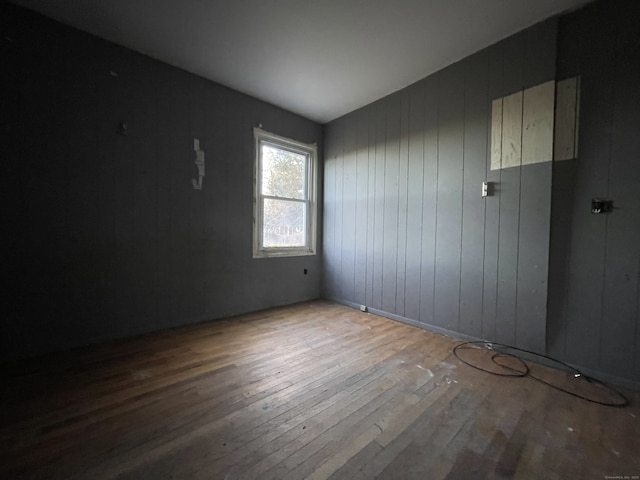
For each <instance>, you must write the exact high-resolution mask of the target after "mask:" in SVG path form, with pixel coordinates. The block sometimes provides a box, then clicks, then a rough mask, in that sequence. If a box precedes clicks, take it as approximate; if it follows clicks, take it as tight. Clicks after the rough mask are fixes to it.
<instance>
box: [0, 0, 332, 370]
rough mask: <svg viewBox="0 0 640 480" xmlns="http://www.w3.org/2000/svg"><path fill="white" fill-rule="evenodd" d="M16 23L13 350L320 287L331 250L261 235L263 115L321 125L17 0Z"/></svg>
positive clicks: (8, 23) (0, 356)
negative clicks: (201, 171)
mask: <svg viewBox="0 0 640 480" xmlns="http://www.w3.org/2000/svg"><path fill="white" fill-rule="evenodd" d="M0 26H1V30H0V31H1V33H2V36H1V38H0V49H1V50H0V59H1V62H0V63H1V64H2V65H3V67H2V69H1V72H0V78H1V79H2V89H1V94H0V99H1V100H0V101H1V103H0V111H1V112H2V114H1V115H2V124H1V130H0V145H2V159H3V160H2V167H1V168H2V176H1V180H0V182H1V183H0V192H2V193H1V195H2V200H1V202H0V205H1V206H0V209H1V211H2V219H3V222H2V223H3V228H2V233H1V234H0V239H1V240H0V241H1V246H2V251H3V266H2V272H3V285H4V289H3V291H2V309H3V311H2V321H1V322H2V323H1V326H2V334H1V340H0V352H1V353H0V360H6V359H10V358H17V357H23V356H27V355H33V354H37V353H43V352H47V351H51V350H56V349H62V348H68V347H72V346H77V345H84V344H88V343H92V342H98V341H103V340H105V339H110V338H116V337H123V336H129V335H134V334H138V333H142V332H148V331H152V330H158V329H162V328H167V327H172V326H176V325H181V324H187V323H192V322H198V321H204V320H209V319H213V318H217V317H222V316H227V315H232V314H237V313H240V312H246V311H251V310H258V309H262V308H266V307H270V306H273V305H279V304H286V303H292V302H296V301H301V300H305V299H311V298H315V297H318V296H319V295H320V278H321V275H320V269H321V262H320V257H319V256H316V257H302V258H279V259H257V260H254V259H252V245H251V241H252V217H253V201H252V195H253V186H252V182H253V170H252V169H253V149H254V144H253V131H252V128H253V127H254V126H255V125H257V124H258V123H261V124H262V125H263V127H264V128H265V129H266V130H269V131H272V132H275V133H278V134H281V135H284V136H287V137H291V138H296V139H298V140H301V141H304V142H318V143H319V144H320V145H322V128H321V126H319V125H317V124H315V123H313V122H311V121H308V120H305V119H304V118H301V117H299V116H296V115H293V114H291V113H288V112H286V111H283V110H281V109H278V108H275V107H273V106H271V105H268V104H265V103H263V102H260V101H257V100H254V99H252V98H250V97H247V96H245V95H242V94H240V93H237V92H235V91H232V90H229V89H226V88H223V87H221V86H218V85H216V84H214V83H211V82H209V81H205V80H203V79H202V78H199V77H196V76H194V75H190V74H188V73H185V72H183V71H180V70H178V69H175V68H172V67H169V66H167V65H164V64H162V63H160V62H157V61H154V60H152V59H150V58H147V57H145V56H143V55H140V54H137V53H134V52H132V51H129V50H126V49H124V48H120V47H118V46H115V45H113V44H109V43H107V42H104V41H101V40H99V39H97V38H94V37H91V36H89V35H86V34H83V33H80V32H78V31H76V30H73V29H70V28H67V27H64V26H62V25H60V24H57V23H55V22H52V21H50V20H48V19H45V18H44V17H40V16H38V15H35V14H32V13H30V12H28V11H25V10H22V9H18V8H16V7H13V6H10V5H7V4H6V3H5V2H3V3H2V4H1V5H0ZM110 72H114V74H117V76H114V75H112V74H111V73H110ZM120 122H126V123H127V124H128V127H129V133H128V135H127V136H124V135H121V134H120V133H119V124H120ZM194 137H196V138H199V139H200V143H201V148H203V149H204V150H205V155H206V176H205V178H204V188H203V190H201V191H196V190H194V189H193V188H192V186H191V179H192V178H197V168H196V166H195V164H194V162H193V160H194V159H195V154H194V151H193V138H194ZM305 268H306V269H308V275H306V276H305V275H303V269H305Z"/></svg>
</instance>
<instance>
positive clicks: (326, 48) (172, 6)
mask: <svg viewBox="0 0 640 480" xmlns="http://www.w3.org/2000/svg"><path fill="white" fill-rule="evenodd" d="M588 1H589V0H56V1H52V0H15V3H17V4H20V5H23V6H25V7H27V8H30V9H32V10H36V11H38V12H41V13H43V14H45V15H47V16H49V17H53V18H55V19H57V20H59V21H60V22H62V23H65V24H68V25H72V26H74V27H76V28H78V29H80V30H84V31H87V32H90V33H93V34H94V35H97V36H99V37H102V38H104V39H107V40H110V41H112V42H114V43H117V44H120V45H124V46H126V47H129V48H131V49H133V50H136V51H138V52H141V53H144V54H146V55H149V56H151V57H153V58H156V59H158V60H162V61H163V62H166V63H169V64H171V65H174V66H177V67H180V68H182V69H184V70H187V71H189V72H192V73H195V74H197V75H200V76H202V77H205V78H208V79H211V80H213V81H216V82H218V83H221V84H223V85H226V86H229V87H231V88H234V89H236V90H239V91H241V92H244V93H247V94H249V95H252V96H254V97H257V98H260V99H262V100H265V101H267V102H270V103H273V104H275V105H278V106H280V107H283V108H286V109H288V110H291V111H293V112H296V113H298V114H300V115H303V116H305V117H307V118H310V119H312V120H315V121H318V122H321V123H324V122H327V121H330V120H333V119H335V118H337V117H339V116H341V115H343V114H345V113H348V112H350V111H352V110H355V109H356V108H358V107H361V106H363V105H366V104H368V103H371V102H372V101H374V100H377V99H378V98H381V97H383V96H385V95H388V94H390V93H392V92H394V91H397V90H400V89H401V88H403V87H405V86H407V85H410V84H411V83H413V82H415V81H417V80H419V79H421V78H423V77H426V76H427V75H429V74H431V73H433V72H436V71H438V70H440V69H441V68H443V67H445V66H447V65H450V64H451V63H454V62H455V61H457V60H460V59H461V58H464V57H466V56H467V55H469V54H471V53H474V52H476V51H478V50H480V49H482V48H484V47H486V46H488V45H491V44H492V43H495V42H496V41H498V40H501V39H503V38H505V37H507V36H509V35H511V34H513V33H515V32H517V31H520V30H522V29H524V28H526V27H528V26H530V25H533V24H534V23H537V22H538V21H540V20H543V19H545V18H547V17H549V16H552V15H554V14H556V13H559V12H562V11H565V10H568V9H573V8H575V7H577V6H579V5H582V4H584V3H587V2H588Z"/></svg>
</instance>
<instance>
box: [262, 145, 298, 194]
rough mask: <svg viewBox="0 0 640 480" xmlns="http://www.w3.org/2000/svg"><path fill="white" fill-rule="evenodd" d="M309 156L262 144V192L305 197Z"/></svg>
mask: <svg viewBox="0 0 640 480" xmlns="http://www.w3.org/2000/svg"><path fill="white" fill-rule="evenodd" d="M306 163H307V156H306V155H303V154H300V153H294V152H289V151H288V150H282V149H280V148H277V147H273V146H271V145H268V144H262V194H263V195H273V196H274V197H287V198H298V199H300V200H303V199H304V198H305V195H306V192H305V164H306Z"/></svg>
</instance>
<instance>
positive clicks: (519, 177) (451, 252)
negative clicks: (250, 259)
mask: <svg viewBox="0 0 640 480" xmlns="http://www.w3.org/2000/svg"><path fill="white" fill-rule="evenodd" d="M556 31H557V21H556V20H549V21H547V22H544V23H542V24H539V25H536V26H534V27H532V28H530V29H528V30H525V31H523V32H521V33H519V34H517V35H514V36H512V37H510V38H508V39H506V40H504V41H502V42H500V43H498V44H496V45H494V46H492V47H489V48H487V49H485V50H482V51H480V52H478V53H477V54H475V55H473V56H471V57H468V58H466V59H464V60H462V61H460V62H458V63H456V64H454V65H452V66H450V67H448V68H446V69H444V70H442V71H440V72H438V73H436V74H434V75H432V76H430V77H428V78H426V79H424V80H422V81H420V82H418V83H416V84H414V85H411V86H410V87H407V88H405V89H403V90H401V91H399V92H396V93H394V94H392V95H390V96H388V97H386V98H383V99H381V100H379V101H377V102H375V103H373V104H371V105H368V106H366V107H364V108H361V109H359V110H357V111H355V112H353V113H351V114H349V115H346V116H344V117H342V118H340V119H337V120H335V121H333V122H331V123H330V124H328V125H327V126H326V128H325V199H324V215H325V218H324V231H325V235H324V274H325V278H324V292H325V295H326V296H327V297H329V298H333V299H336V300H338V301H342V302H346V303H351V304H356V305H366V306H367V307H369V308H370V309H373V310H376V311H380V312H384V313H386V314H389V315H391V316H394V317H397V318H400V319H404V320H406V321H409V322H414V323H415V322H419V323H421V324H425V325H428V326H430V327H434V328H436V329H443V330H448V331H451V332H456V333H458V334H463V335H468V336H472V337H478V338H487V339H491V340H494V341H500V342H504V343H507V344H512V345H518V346H520V347H523V348H527V349H532V350H536V351H539V352H544V350H545V330H546V305H547V280H548V261H549V228H550V205H551V170H552V169H551V163H550V162H544V163H538V164H532V165H525V166H517V167H512V168H506V169H502V170H491V165H490V123H491V122H490V119H491V102H492V99H495V98H500V97H503V96H505V95H508V94H511V93H514V92H517V91H521V90H523V89H526V88H529V87H532V86H534V85H538V84H540V83H543V82H546V81H549V80H552V79H554V78H555V61H556V57H555V52H556ZM485 180H487V181H491V182H494V183H495V187H496V188H495V195H494V196H491V197H488V198H486V199H482V198H481V195H480V191H481V184H482V182H483V181H485Z"/></svg>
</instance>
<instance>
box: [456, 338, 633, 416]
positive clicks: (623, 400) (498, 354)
mask: <svg viewBox="0 0 640 480" xmlns="http://www.w3.org/2000/svg"><path fill="white" fill-rule="evenodd" d="M474 346H480V347H484V348H486V349H487V350H494V351H495V353H494V354H493V355H492V356H491V362H492V363H493V364H494V365H496V366H497V367H499V368H501V369H502V370H501V371H494V370H489V369H487V368H483V367H480V366H478V365H474V364H472V363H470V362H468V361H466V360H464V359H463V358H461V357H460V355H458V350H464V349H469V348H473V347H474ZM495 347H499V348H500V349H504V350H507V351H499V350H498V349H496V348H495ZM508 351H512V352H521V353H526V354H528V355H533V356H535V357H538V358H542V359H545V360H546V361H548V362H553V363H555V364H557V365H559V366H561V367H562V369H563V370H566V371H568V372H569V373H571V374H572V375H573V376H574V378H584V379H585V380H586V381H587V382H589V383H592V384H596V385H599V386H601V387H603V388H604V389H606V390H607V391H608V392H610V393H612V394H614V395H615V396H617V397H618V398H619V399H620V401H619V402H602V401H600V400H596V399H594V398H589V397H587V396H584V395H580V394H579V393H575V392H572V391H570V390H567V389H565V388H562V387H560V386H558V385H555V384H553V383H551V382H547V381H546V380H543V379H542V378H539V377H536V376H535V375H532V374H531V369H530V368H529V364H528V363H527V362H526V361H525V360H524V359H523V358H521V357H519V356H517V355H515V354H513V353H509V352H508ZM453 355H454V356H455V357H456V358H457V359H458V360H460V361H461V362H462V363H464V364H466V365H469V366H470V367H472V368H475V369H476V370H480V371H482V372H486V373H490V374H492V375H498V376H500V377H516V378H524V377H529V378H531V379H532V380H535V381H537V382H540V383H542V384H544V385H547V386H548V387H551V388H554V389H556V390H558V391H560V392H563V393H566V394H568V395H571V396H573V397H576V398H580V399H582V400H586V401H587V402H591V403H597V404H598V405H604V406H606V407H626V406H627V405H628V404H629V400H627V397H625V396H624V395H623V394H622V393H620V392H619V391H618V390H616V389H614V388H613V387H610V386H609V385H607V384H605V383H604V382H601V381H600V380H597V379H595V378H593V377H589V376H587V375H584V374H583V373H582V372H581V371H580V370H578V369H576V368H574V367H572V366H571V365H569V364H567V363H564V362H562V361H560V360H557V359H555V358H553V357H549V356H547V355H542V354H540V353H536V352H532V351H530V350H525V349H523V348H517V347H512V346H510V345H504V344H502V343H495V342H486V341H482V340H479V341H473V342H463V343H460V344H458V345H456V346H455V347H454V348H453ZM500 359H512V360H516V361H517V362H518V363H519V364H520V365H521V366H522V369H519V368H514V367H511V366H508V365H505V364H504V363H500V361H499V360H500Z"/></svg>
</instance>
